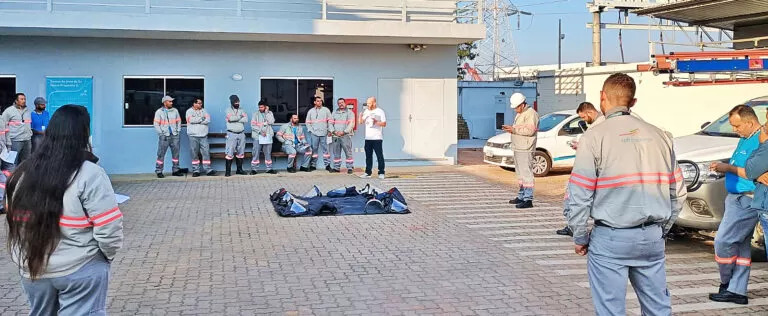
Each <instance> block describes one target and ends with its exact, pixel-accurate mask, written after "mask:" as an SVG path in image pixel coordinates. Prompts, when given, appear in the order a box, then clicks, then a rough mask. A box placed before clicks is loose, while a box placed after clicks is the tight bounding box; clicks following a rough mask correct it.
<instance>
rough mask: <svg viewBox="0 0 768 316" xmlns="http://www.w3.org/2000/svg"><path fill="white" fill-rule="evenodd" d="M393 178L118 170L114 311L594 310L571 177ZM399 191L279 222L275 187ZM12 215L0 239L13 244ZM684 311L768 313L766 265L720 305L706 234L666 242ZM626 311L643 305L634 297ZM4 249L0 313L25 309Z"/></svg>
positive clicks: (412, 173) (396, 174) (432, 172)
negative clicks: (570, 232)
mask: <svg viewBox="0 0 768 316" xmlns="http://www.w3.org/2000/svg"><path fill="white" fill-rule="evenodd" d="M390 175H391V177H390V178H388V179H385V180H378V179H374V180H363V179H359V178H357V177H353V176H348V175H329V174H327V173H326V172H320V171H317V172H314V173H310V174H285V173H282V174H279V175H276V176H272V175H259V176H235V177H232V178H223V177H216V178H205V177H202V178H196V179H193V178H182V179H178V178H177V179H170V178H167V179H163V180H150V179H149V178H147V179H142V178H130V179H124V178H115V180H118V181H117V182H116V183H115V189H116V191H117V192H119V193H122V194H126V195H129V196H130V197H131V199H130V200H129V201H128V202H126V203H124V204H122V205H121V209H122V210H123V213H124V216H125V235H126V243H125V248H124V249H123V251H122V252H121V253H120V254H119V255H118V257H117V259H116V260H115V262H114V263H113V266H112V280H111V284H110V297H109V301H108V304H109V311H110V313H111V314H114V315H137V314H146V315H150V314H151V315H165V314H172V315H173V314H189V315H193V314H197V315H254V314H272V315H338V314H348V315H370V314H379V315H416V314H418V315H429V314H446V315H476V314H479V315H564V314H567V315H587V314H591V313H592V307H591V305H592V304H591V300H590V294H589V285H588V283H587V275H586V267H585V262H586V260H585V258H584V257H579V256H576V255H575V254H573V250H572V249H573V248H572V246H571V245H572V244H571V241H570V239H569V238H566V237H562V236H557V235H555V234H554V230H555V229H558V228H561V227H562V226H563V224H564V221H563V219H562V214H561V204H562V193H563V189H564V183H565V182H564V181H565V180H566V179H567V175H565V174H553V175H552V176H550V177H546V178H539V179H537V188H536V190H537V191H536V197H537V201H536V205H535V208H533V209H527V210H524V211H521V210H516V209H514V207H510V205H509V204H507V200H508V198H509V196H510V192H511V190H512V189H513V188H512V186H511V184H512V183H516V180H515V179H514V173H513V172H507V171H504V170H501V169H500V168H498V167H493V166H487V165H463V166H445V167H413V168H393V169H392V170H391V171H390ZM367 182H370V183H371V184H373V185H375V186H378V187H380V188H389V187H392V186H395V187H398V188H399V189H400V190H401V191H402V192H403V193H404V195H405V196H406V198H407V199H408V203H409V205H410V207H411V208H412V210H413V213H412V214H408V215H370V216H339V217H309V218H281V217H278V216H277V215H276V214H275V212H274V211H273V210H272V207H271V205H270V204H269V202H268V195H269V193H271V192H273V191H275V190H277V189H278V188H281V187H285V188H287V189H288V190H289V191H292V192H296V193H303V192H305V191H308V190H309V189H310V187H311V186H312V185H315V184H316V185H318V186H319V187H320V188H321V189H322V190H330V189H333V188H335V187H339V186H343V185H357V186H362V185H364V184H365V183H367ZM5 229H6V228H5V225H2V228H0V236H2V237H0V243H3V244H5V239H4V238H5ZM667 253H668V261H667V263H668V265H667V271H668V282H669V286H670V290H671V292H672V295H673V304H674V305H673V308H674V311H675V313H676V314H680V315H735V314H765V313H768V265H766V264H764V263H755V264H754V265H753V270H752V276H751V278H752V279H751V286H750V292H749V296H750V304H749V305H747V306H739V305H732V304H722V303H713V302H710V301H709V300H708V299H707V293H709V292H711V291H713V290H715V289H716V287H717V284H718V274H717V269H716V266H715V263H714V260H713V257H714V255H713V250H712V246H711V244H710V243H709V242H707V241H706V240H691V239H683V240H674V241H670V242H669V244H668V251H667ZM627 298H628V308H629V310H628V314H632V315H638V314H639V309H638V308H639V305H638V303H637V300H636V298H635V296H634V294H632V293H631V291H630V292H629V293H628V297H627ZM25 300H26V298H25V296H24V295H23V293H22V292H21V287H20V284H19V276H18V273H17V272H16V270H15V268H14V266H13V264H12V263H11V262H10V261H9V260H8V256H1V257H0V314H2V315H13V314H26V313H27V304H26V301H25Z"/></svg>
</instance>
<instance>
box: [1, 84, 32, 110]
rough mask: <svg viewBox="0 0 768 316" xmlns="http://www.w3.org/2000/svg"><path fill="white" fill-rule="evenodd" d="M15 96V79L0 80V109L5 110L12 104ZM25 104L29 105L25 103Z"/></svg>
mask: <svg viewBox="0 0 768 316" xmlns="http://www.w3.org/2000/svg"><path fill="white" fill-rule="evenodd" d="M15 94H16V78H12V77H11V78H0V109H5V108H7V107H8V106H9V105H11V104H13V96H14V95H15ZM27 103H31V102H30V101H27Z"/></svg>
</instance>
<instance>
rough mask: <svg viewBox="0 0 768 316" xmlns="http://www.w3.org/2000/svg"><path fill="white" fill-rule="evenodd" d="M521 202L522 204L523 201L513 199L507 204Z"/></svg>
mask: <svg viewBox="0 0 768 316" xmlns="http://www.w3.org/2000/svg"><path fill="white" fill-rule="evenodd" d="M522 202H523V200H521V199H519V198H514V199H512V200H509V204H520V203H522Z"/></svg>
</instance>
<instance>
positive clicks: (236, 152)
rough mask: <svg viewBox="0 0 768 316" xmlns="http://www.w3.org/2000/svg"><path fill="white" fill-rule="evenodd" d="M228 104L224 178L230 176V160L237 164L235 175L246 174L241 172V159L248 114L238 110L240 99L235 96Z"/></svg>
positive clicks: (232, 96) (231, 96)
mask: <svg viewBox="0 0 768 316" xmlns="http://www.w3.org/2000/svg"><path fill="white" fill-rule="evenodd" d="M229 104H230V106H229V108H228V109H227V113H226V120H227V143H226V147H225V149H224V159H226V161H225V167H226V169H225V171H224V176H225V177H229V176H231V175H232V160H235V163H236V164H237V171H236V172H235V173H237V174H241V175H244V174H246V173H245V171H244V170H243V159H244V158H245V124H246V123H248V114H246V113H245V111H243V110H241V109H240V98H239V97H238V96H237V95H236V94H233V95H230V96H229Z"/></svg>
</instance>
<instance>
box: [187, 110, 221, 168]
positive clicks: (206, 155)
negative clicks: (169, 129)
mask: <svg viewBox="0 0 768 316" xmlns="http://www.w3.org/2000/svg"><path fill="white" fill-rule="evenodd" d="M186 114H187V115H186V117H187V136H189V149H190V150H191V151H192V177H199V176H200V173H201V172H202V173H205V174H207V175H209V176H215V175H216V170H213V169H212V168H211V153H210V145H209V144H208V124H210V123H211V115H210V114H208V112H207V111H206V110H205V109H204V108H203V99H200V98H195V101H194V103H192V107H191V108H189V109H188V110H187V113H186ZM201 159H202V161H200V160H201ZM201 162H202V168H201V167H200V165H201Z"/></svg>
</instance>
